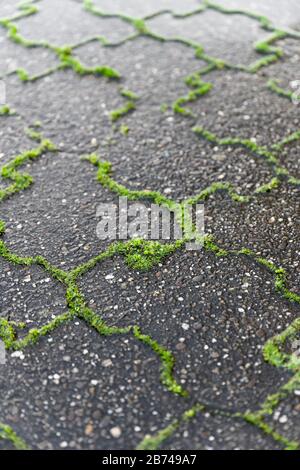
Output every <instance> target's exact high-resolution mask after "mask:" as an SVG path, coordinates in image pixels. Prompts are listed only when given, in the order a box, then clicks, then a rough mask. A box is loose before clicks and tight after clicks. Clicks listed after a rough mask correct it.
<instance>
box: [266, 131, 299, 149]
mask: <svg viewBox="0 0 300 470" xmlns="http://www.w3.org/2000/svg"><path fill="white" fill-rule="evenodd" d="M298 140H300V131H296V132H293V133H292V134H290V135H288V136H287V137H285V138H284V139H283V140H281V141H280V142H277V143H276V144H274V145H273V146H272V148H273V149H274V150H276V151H280V150H282V149H283V148H284V147H285V146H286V145H288V144H291V143H293V142H296V141H298Z"/></svg>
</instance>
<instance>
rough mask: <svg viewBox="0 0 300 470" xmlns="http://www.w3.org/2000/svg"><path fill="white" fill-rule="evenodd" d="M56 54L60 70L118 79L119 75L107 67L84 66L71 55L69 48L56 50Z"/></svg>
mask: <svg viewBox="0 0 300 470" xmlns="http://www.w3.org/2000/svg"><path fill="white" fill-rule="evenodd" d="M56 53H57V55H58V58H59V60H60V68H61V69H68V68H69V69H72V70H73V71H74V72H76V73H77V74H78V75H82V76H84V75H95V76H97V75H101V76H104V77H107V78H112V79H119V78H120V74H119V72H118V71H117V70H115V69H113V68H111V67H108V66H107V65H102V66H101V65H96V66H95V67H86V66H84V65H83V64H82V63H81V62H80V61H79V60H78V59H77V58H76V57H74V56H73V55H72V49H71V48H70V47H65V48H57V49H56Z"/></svg>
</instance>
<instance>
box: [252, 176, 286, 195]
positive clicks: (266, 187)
mask: <svg viewBox="0 0 300 470" xmlns="http://www.w3.org/2000/svg"><path fill="white" fill-rule="evenodd" d="M279 186H280V180H279V179H278V178H272V179H271V181H270V182H269V183H266V184H263V185H262V186H259V187H258V188H257V189H256V190H255V192H256V194H262V193H269V192H270V191H272V190H273V189H277V188H278V187H279Z"/></svg>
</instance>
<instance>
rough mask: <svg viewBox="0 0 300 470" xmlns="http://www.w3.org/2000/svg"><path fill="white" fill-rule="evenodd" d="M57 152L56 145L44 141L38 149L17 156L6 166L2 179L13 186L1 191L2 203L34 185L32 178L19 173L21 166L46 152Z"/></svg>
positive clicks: (1, 172)
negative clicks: (9, 181) (7, 180)
mask: <svg viewBox="0 0 300 470" xmlns="http://www.w3.org/2000/svg"><path fill="white" fill-rule="evenodd" d="M55 151H56V147H55V145H54V144H53V143H52V142H51V141H50V140H48V139H43V140H42V141H41V142H40V145H39V146H38V147H36V148H34V149H31V150H27V151H25V152H23V153H22V154H20V155H17V156H16V157H15V158H14V159H13V160H12V161H10V162H9V163H7V164H6V165H4V166H3V167H2V168H1V170H0V174H1V176H2V178H4V179H9V180H11V181H12V184H11V185H10V186H8V187H7V188H5V189H0V201H2V200H3V199H6V198H8V197H10V196H11V195H12V194H15V193H17V192H20V191H22V190H24V189H26V188H28V187H29V186H30V185H31V184H32V183H33V178H32V176H30V175H28V174H27V173H20V172H18V171H17V169H18V168H19V167H20V166H21V165H23V164H24V163H26V162H27V161H29V160H34V159H37V158H39V157H40V156H41V155H42V154H43V153H45V152H55Z"/></svg>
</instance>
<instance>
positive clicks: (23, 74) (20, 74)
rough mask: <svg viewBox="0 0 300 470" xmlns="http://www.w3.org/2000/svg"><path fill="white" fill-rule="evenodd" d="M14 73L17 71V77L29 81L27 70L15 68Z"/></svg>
mask: <svg viewBox="0 0 300 470" xmlns="http://www.w3.org/2000/svg"><path fill="white" fill-rule="evenodd" d="M16 73H17V75H18V77H19V79H20V80H21V81H22V82H29V81H30V77H29V74H28V72H27V71H26V70H25V69H17V70H16Z"/></svg>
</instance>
